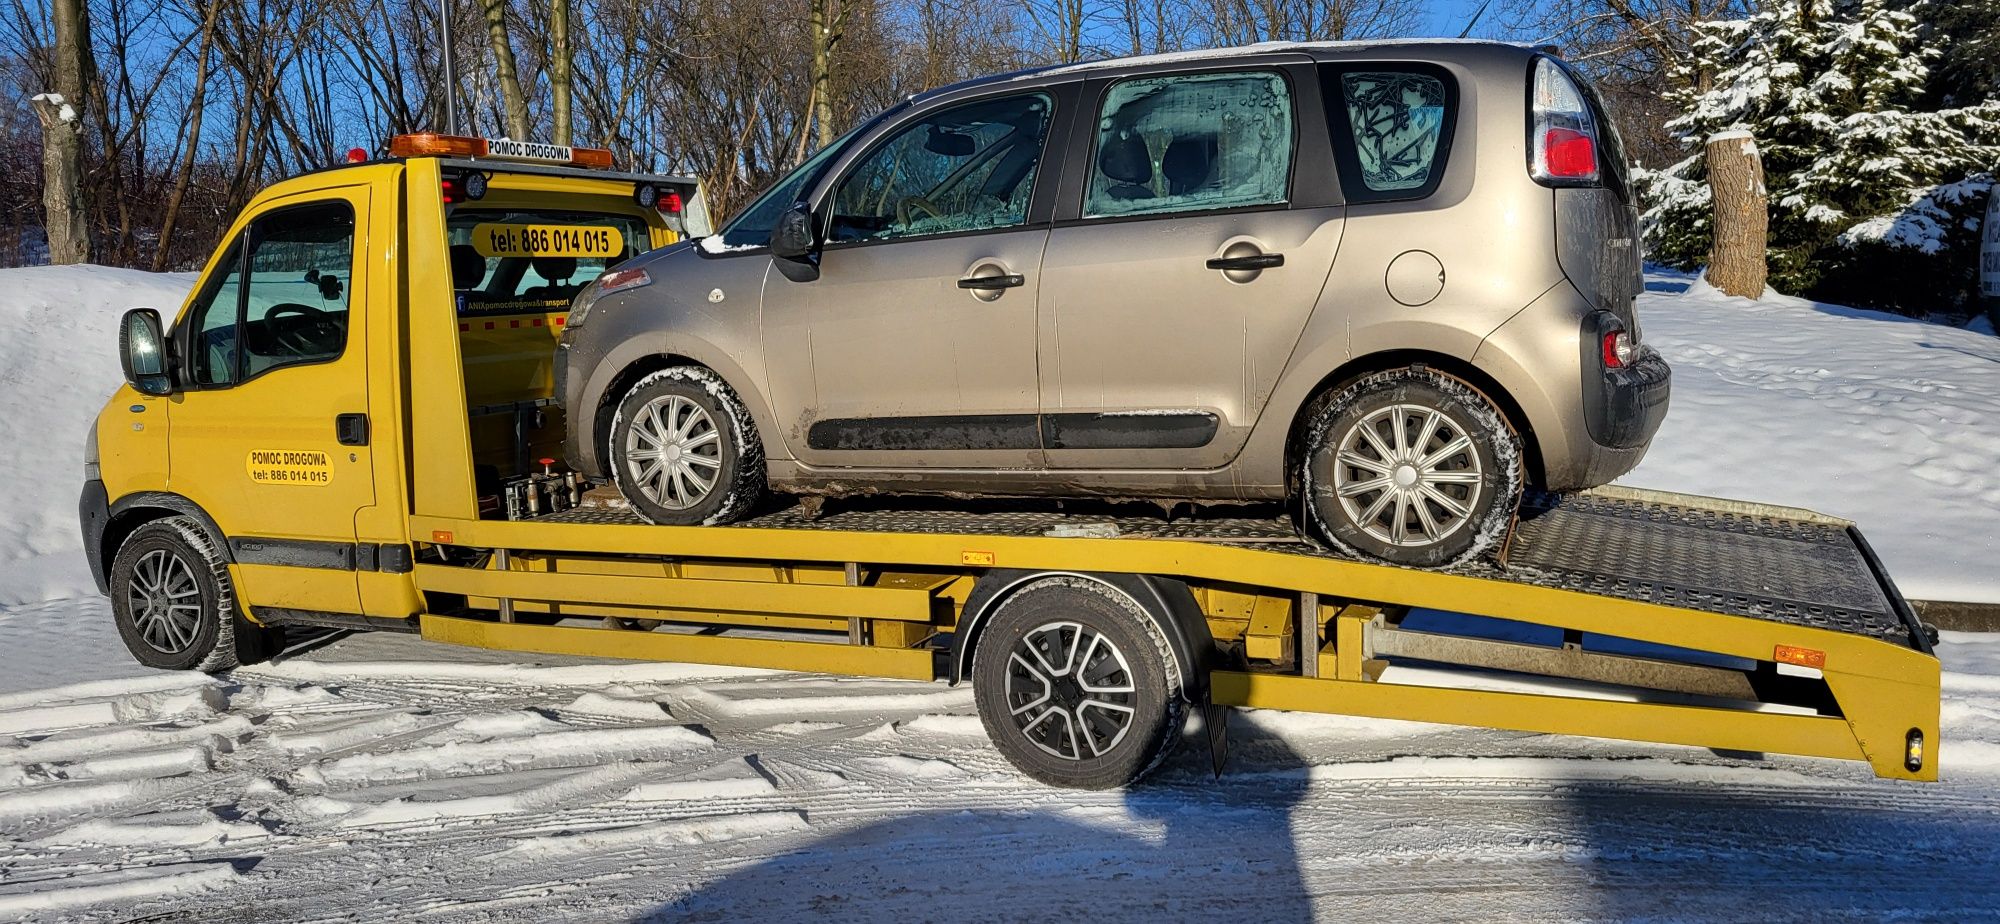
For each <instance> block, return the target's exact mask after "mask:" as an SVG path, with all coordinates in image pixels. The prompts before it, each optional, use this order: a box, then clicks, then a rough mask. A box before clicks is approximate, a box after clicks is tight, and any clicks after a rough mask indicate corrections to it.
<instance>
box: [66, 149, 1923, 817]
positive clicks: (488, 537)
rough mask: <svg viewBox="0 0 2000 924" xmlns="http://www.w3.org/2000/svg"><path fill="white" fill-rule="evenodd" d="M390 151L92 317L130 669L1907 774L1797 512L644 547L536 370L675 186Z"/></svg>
mask: <svg viewBox="0 0 2000 924" xmlns="http://www.w3.org/2000/svg"><path fill="white" fill-rule="evenodd" d="M389 153H390V156H388V157H386V158H383V159H379V160H373V161H365V162H360V163H354V164H349V165H345V166H340V167H336V168H330V169H325V170H320V171H317V172H313V173H309V174H306V175H302V176H299V177H295V178H292V179H288V180H285V181H283V182H280V183H278V184H276V185H273V186H272V187H270V188H269V189H267V190H265V191H264V192H263V193H262V194H260V195H259V196H257V197H256V198H255V199H254V200H253V201H252V202H251V203H250V204H249V206H248V207H247V208H246V209H245V210H244V212H243V214H242V215H241V216H239V217H238V218H237V219H236V222H235V224H234V225H233V226H232V228H231V230H230V232H229V235H228V237H227V238H226V239H225V240H224V241H223V243H222V244H221V245H220V246H219V247H218V249H217V251H216V254H215V256H214V257H213V258H212V259H211V260H210V261H209V263H208V266H207V268H206V269H205V270H204V271H203V273H202V275H201V278H200V280H199V282H198V283H197V284H196V285H195V287H194V289H193V292H192V293H191V295H190V296H189V298H188V301H187V303H186V304H185V305H183V306H181V309H180V311H179V312H178V314H177V315H176V317H175V318H174V320H173V323H172V324H171V325H168V324H164V323H163V322H162V319H161V317H160V316H159V314H158V313H157V312H155V311H153V310H151V309H145V308H141V309H135V310H133V311H131V312H129V313H128V314H127V315H126V317H125V319H124V321H123V325H122V328H121V332H120V344H119V349H120V352H121V355H122V359H123V362H124V368H125V373H126V378H127V384H126V385H125V386H124V387H122V388H120V389H119V391H118V393H117V394H116V395H115V396H113V398H112V399H111V401H110V402H109V404H107V405H106V406H105V408H104V410H103V412H102V413H101V414H100V415H99V417H98V419H97V423H96V428H95V431H94V434H93V436H92V437H91V440H90V446H89V449H88V460H87V468H88V472H87V473H86V483H85V488H84V492H83V497H82V501H81V519H82V524H83V533H84V538H85V546H86V549H87V551H88V554H89V556H90V559H91V565H92V568H93V571H94V573H95V575H96V577H97V581H98V585H99V588H100V589H101V590H102V591H103V592H105V593H106V594H108V595H109V596H110V597H111V600H112V603H113V610H114V613H115V615H116V619H117V621H118V625H119V629H120V631H121V633H122V634H123V636H124V638H125V640H126V642H127V644H128V646H129V647H130V648H131V650H132V652H133V653H134V655H135V656H136V657H138V658H139V660H141V661H143V662H145V663H147V664H149V665H153V666H157V667H163V668H179V669H203V670H224V669H227V668H230V667H232V666H234V665H236V664H238V663H246V662H249V661H253V660H256V659H259V658H263V657H267V656H269V655H270V654H272V653H273V652H274V651H275V650H276V649H277V648H278V647H279V646H280V645H281V643H282V638H283V633H284V631H285V629H286V628H287V627H291V626H310V627H333V628H341V629H367V630H380V631H393V632H408V633H416V634H420V635H422V636H423V637H424V638H427V639H433V640H436V641H441V642H449V643H455V644H461V645H471V646H478V647H483V648H496V649H507V650H516V651H532V652H550V653H563V654H572V655H586V656H602V657H615V658H638V659H658V660H671V661H691V662H701V663H710V664H731V665H745V666H755V667H765V668H776V669H783V670H794V671H816V672H827V673H835V674H849V675H862V676H873V677H891V678H906V679H911V680H921V681H945V682H950V683H954V684H956V683H959V682H963V681H968V680H970V681H972V682H973V686H974V691H975V699H976V701H977V703H978V708H979V711H980V714H981V717H982V720H983V721H984V724H985V726H986V728H987V730H988V732H989V734H990V736H991V737H992V738H993V740H994V742H995V744H996V746H998V747H999V748H1000V750H1002V751H1003V752H1004V753H1005V754H1006V755H1007V756H1008V757H1009V758H1010V759H1011V760H1012V761H1013V762H1014V763H1015V764H1016V765H1017V766H1019V767H1020V768H1021V769H1022V770H1023V771H1024V772H1027V773H1029V774H1030V775H1032V776H1035V777H1036V778H1038V779H1042V780H1045V781H1048V782H1051V783H1055V784H1060V785H1070V786H1086V787H1107V786H1118V785H1123V784H1125V783H1128V782H1130V781H1132V780H1134V779H1137V778H1138V777H1139V776H1141V775H1143V774H1144V773H1145V772H1146V771H1148V770H1149V769H1151V768H1152V767H1153V766H1155V765H1157V763H1158V762H1159V761H1160V759H1161V758H1163V757H1164V756H1165V755H1166V754H1167V753H1168V752H1169V751H1170V750H1171V749H1172V748H1173V747H1174V746H1175V744H1176V742H1177V741H1178V740H1179V737H1180V734H1181V729H1182V726H1183V724H1184V720H1185V717H1186V714H1187V712H1189V711H1191V710H1193V709H1197V708H1199V709H1205V710H1207V714H1208V719H1209V721H1208V722H1207V723H1206V727H1207V728H1208V730H1209V738H1210V744H1211V747H1212V748H1213V749H1214V751H1213V753H1214V755H1215V760H1216V765H1217V768H1218V771H1219V770H1220V768H1221V761H1222V753H1221V742H1222V741H1223V740H1225V739H1224V738H1223V736H1222V735H1221V734H1220V729H1221V728H1222V727H1223V723H1224V720H1225V719H1226V716H1227V710H1228V708H1229V707H1236V706H1244V707H1256V708H1267V709H1291V710H1305V711H1312V712H1324V713H1338V714H1347V715H1357V716H1374V717H1382V718H1395V719H1407V720H1415V721H1424V722H1442V723H1454V724H1460V725H1471V726H1482V727H1489V728H1501V729H1515V730H1521V731H1528V732H1541V733H1554V734H1569V735H1590V736H1598V737H1607V738H1622V739H1630V740H1637V741H1652V742H1664V743H1670V744H1679V745H1692V746H1699V747H1708V748H1716V749H1726V750H1730V751H1738V752H1775V753H1784V754H1796V755H1808V756H1814V757H1822V758H1831V759H1840V760H1858V761H1863V762H1865V763H1867V764H1868V765H1869V766H1870V767H1871V768H1872V769H1873V771H1874V772H1875V773H1876V774H1877V775H1879V776H1882V777H1890V778H1896V779H1908V780H1934V779H1936V778H1937V765H1936V760H1935V754H1936V746H1937V735H1938V708H1939V707H1938V703H1939V691H1938V684H1939V668H1938V661H1937V659H1936V657H1935V656H1934V654H1933V653H1932V645H1933V644H1934V641H1935V633H1934V630H1931V629H1930V628H1929V627H1927V626H1925V625H1923V624H1922V623H1921V622H1919V621H1918V620H1917V618H1916V616H1915V614H1914V613H1913V612H1912V611H1911V609H1910V607H1909V605H1908V603H1907V602H1906V601H1905V600H1904V598H1903V597H1902V595H1901V594H1900V593H1899V592H1898V591H1897V590H1896V587H1895V585H1894V583H1893V582H1892V581H1891V580H1890V578H1889V576H1888V574H1887V573H1886V572H1885V571H1884V570H1883V568H1882V566H1881V563H1880V562H1879V560H1878V559H1877V558H1876V557H1875V555H1874V553H1873V552H1872V551H1871V550H1870V549H1869V547H1868V544H1867V542H1866V540H1865V539H1863V538H1862V535H1861V533H1860V531H1859V530H1858V529H1856V528H1855V527H1854V525H1853V524H1851V523H1847V522H1844V521H1840V520H1836V519H1833V518H1830V517H1825V516H1821V515H1819V514H1815V513H1811V512H1808V511H1802V510H1793V509H1785V508H1775V507H1768V506H1762V505H1756V504H1749V503H1742V502H1733V501H1719V500H1713V499H1705V498H1692V497H1685V496H1679V495H1668V494H1661V493H1656V492H1643V491H1632V490H1623V489H1600V490H1598V491H1594V492H1588V493H1585V494H1581V495H1569V496H1536V495H1531V496H1530V497H1529V499H1528V500H1527V501H1526V502H1525V503H1524V505H1523V507H1522V509H1521V510H1520V511H1519V514H1518V517H1517V520H1516V523H1515V525H1514V527H1513V529H1512V532H1511V535H1510V537H1509V539H1508V541H1507V543H1506V545H1505V547H1504V551H1503V552H1502V554H1501V555H1500V556H1499V558H1498V559H1497V560H1495V561H1490V562H1484V563H1480V564H1477V565H1471V566H1463V567H1459V568H1456V569H1454V570H1450V571H1418V570H1411V569H1405V568H1398V567H1393V566H1389V565H1382V564H1374V563H1368V562H1361V561H1354V560H1349V559H1344V558H1341V557H1339V556H1337V555H1334V554H1331V553H1329V552H1327V551H1325V550H1322V549H1320V548H1317V547H1315V546H1313V545H1310V544H1307V543H1304V542H1302V541H1301V540H1299V539H1298V534H1297V531H1296V530H1295V529H1294V528H1293V524H1292V522H1291V519H1290V518H1291V517H1292V516H1294V515H1295V513H1288V512H1286V511H1282V510H1271V511H1257V510H1251V511H1249V512H1247V513H1246V512H1242V511H1231V512H1229V513H1228V514H1227V515H1213V514H1203V515H1198V516H1192V517H1186V518H1180V519H1166V518H1162V517H1161V516H1159V515H1158V514H1157V512H1155V513H1153V514H1152V515H1137V514H1135V513H1133V512H1132V510H1131V509H1129V508H1122V507H1118V506H1115V505H1102V506H1090V505H1078V504H1076V503H1074V502H1071V503H1070V504H1069V505H1067V506H1055V505H1046V504H1045V505H1039V506H1038V505H1033V504H1027V503H1023V502H1005V503H1003V502H992V503H983V504H982V503H970V502H966V503H940V502H935V501H923V502H918V501H897V500H884V499H859V500H853V501H846V502H839V503H830V504H828V505H826V506H825V507H824V508H821V507H819V506H818V505H811V506H804V505H801V506H790V507H776V508H774V509H771V510H769V511H766V512H763V513H761V514H760V515H758V516H756V517H754V518H752V519H750V520H749V521H748V522H745V523H741V524H736V525H730V526H708V527H702V526H695V527H664V526H652V525H648V524H645V523H643V522H641V521H640V520H639V519H638V518H637V517H635V516H633V515H632V514H631V513H630V512H629V511H628V510H625V509H622V508H621V507H620V505H618V504H617V503H616V502H606V501H600V500H598V498H601V497H603V493H602V492H598V493H595V494H593V493H592V489H593V488H594V487H596V486H594V485H591V484H590V483H589V482H588V481H587V480H586V479H584V478H583V477H582V476H580V475H578V474H575V473H570V472H566V471H563V470H562V468H561V465H560V463H559V462H557V461H556V459H555V457H557V456H559V455H560V453H559V452H558V451H557V449H558V447H559V446H560V445H561V443H562V436H563V432H564V431H563V427H564V421H563V418H562V414H561V408H560V407H558V406H556V405H555V403H554V402H553V401H552V400H551V395H552V394H553V392H552V387H551V386H552V382H551V376H552V368H553V365H554V355H555V351H556V349H557V344H558V340H559V337H560V335H561V331H562V325H563V323H564V320H565V317H566V313H567V311H568V308H569V304H570V300H571V298H572V297H573V296H574V295H575V294H576V293H577V291H578V290H579V289H580V288H581V287H582V286H583V285H584V284H585V283H588V282H589V281H590V280H591V279H594V278H595V277H596V276H598V275H600V274H602V273H604V272H606V271H608V270H610V269H613V268H615V267H616V265H617V263H618V262H619V261H620V260H623V259H625V258H626V257H629V256H631V255H633V254H636V253H639V252H642V251H645V250H648V249H652V248H656V247H662V246H669V245H673V244H675V243H676V242H677V241H680V240H681V239H682V238H684V237H692V236H697V235H701V234H705V233H707V230H708V229H707V218H706V215H705V214H704V212H703V208H702V205H701V196H700V192H699V187H698V185H697V184H696V183H695V182H694V181H693V180H691V179H687V178H682V177H666V176H649V175H636V174H620V173H613V172H610V170H609V169H608V168H609V161H610V157H609V155H608V153H606V152H602V151H593V150H588V149H581V148H576V149H572V148H560V147H554V146H547V145H522V144H517V143H501V142H493V143H489V142H487V141H485V140H483V139H477V138H463V137H455V136H444V135H429V134H427V135H413V136H399V137H398V138H396V139H395V140H394V141H393V142H392V143H391V144H390V146H389ZM1441 613H1442V614H1457V615H1452V616H1440V615H1439V614H1441ZM1402 677H1409V678H1417V679H1411V680H1408V681H1407V682H1405V681H1404V680H1401V679H1399V678H1402ZM1441 678H1442V679H1441ZM801 705H802V707H803V706H805V704H803V703H802V704H801Z"/></svg>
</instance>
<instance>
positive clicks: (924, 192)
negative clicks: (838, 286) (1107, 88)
mask: <svg viewBox="0 0 2000 924" xmlns="http://www.w3.org/2000/svg"><path fill="white" fill-rule="evenodd" d="M1050 106H1051V104H1050V101H1049V98H1048V97H1047V96H1044V95H1042V94H1039V93H1036V94H1027V95H1022V96H1010V97H1005V98H1001V99H993V100H982V101H980V102H977V103H972V104H970V105H966V106H959V107H956V108H953V109H946V110H943V111H940V112H935V113H931V114H929V115H926V116H923V117H922V118H920V119H918V120H917V121H915V122H914V123H911V124H908V125H906V126H905V127H904V128H903V129H902V130H901V131H899V132H897V133H896V134H895V135H893V136H891V137H890V138H889V140H888V141H886V142H884V143H882V144H881V145H880V146H879V147H877V148H876V149H875V150H874V151H873V152H872V153H870V154H868V155H867V156H866V157H863V158H862V159H861V161H860V162H859V163H858V164H856V165H855V166H854V167H853V168H852V169H851V170H850V171H849V172H848V174H847V176H845V177H843V178H842V179H841V181H840V186H839V188H838V189H837V190H836V191H835V192H834V196H833V208H832V210H831V215H830V217H829V219H828V222H827V240H828V241H836V242H837V241H880V240H892V239H896V238H908V237H922V236H926V235H932V234H948V233H951V232H955V231H984V230H990V229H994V228H1011V227H1016V226H1019V225H1022V224H1025V223H1027V220H1028V198H1029V196H1030V195H1032V194H1033V192H1034V188H1035V175H1036V173H1037V168H1038V167H1039V166H1040V165H1041V160H1042V145H1043V142H1044V141H1045V140H1046V139H1047V137H1048V127H1049V110H1050Z"/></svg>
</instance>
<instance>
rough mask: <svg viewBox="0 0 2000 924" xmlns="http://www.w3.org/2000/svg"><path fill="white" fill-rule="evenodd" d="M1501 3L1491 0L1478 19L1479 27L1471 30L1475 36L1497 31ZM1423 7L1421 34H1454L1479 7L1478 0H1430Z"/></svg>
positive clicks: (1463, 26)
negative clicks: (1490, 3)
mask: <svg viewBox="0 0 2000 924" xmlns="http://www.w3.org/2000/svg"><path fill="white" fill-rule="evenodd" d="M1503 3H1504V0H1493V7H1492V8H1491V9H1488V10H1487V11H1486V15H1485V17H1483V18H1482V19H1480V21H1479V28H1477V29H1474V30H1472V34H1473V35H1474V36H1475V37H1478V36H1490V35H1492V34H1493V33H1494V32H1495V31H1497V29H1496V27H1497V26H1498V25H1499V23H1500V18H1501V17H1500V14H1501V10H1500V7H1501V6H1502V5H1503ZM1425 7H1426V8H1425V11H1424V19H1423V22H1424V25H1423V27H1422V29H1421V30H1420V31H1421V33H1422V34H1424V35H1442V36H1455V35H1457V34H1458V33H1459V30H1461V29H1464V28H1465V21H1466V19H1467V18H1469V17H1471V16H1472V13H1473V11H1474V10H1477V9H1479V0H1430V2H1429V3H1428V4H1426V5H1425Z"/></svg>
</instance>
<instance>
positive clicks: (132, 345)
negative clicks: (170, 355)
mask: <svg viewBox="0 0 2000 924" xmlns="http://www.w3.org/2000/svg"><path fill="white" fill-rule="evenodd" d="M118 359H119V363H120V364H121V365H123V366H124V367H125V381H126V382H127V383H128V384H130V385H131V386H132V388H133V389H134V390H136V391H138V392H139V393H140V394H142V395H168V394H172V393H173V391H174V379H173V376H172V375H170V374H168V372H167V338H166V335H165V334H163V333H161V331H160V313H159V312H157V311H154V310H153V309H151V308H134V309H132V310H131V311H127V312H125V320H124V322H123V323H121V324H120V325H119V326H118Z"/></svg>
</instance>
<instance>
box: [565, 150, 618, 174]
mask: <svg viewBox="0 0 2000 924" xmlns="http://www.w3.org/2000/svg"><path fill="white" fill-rule="evenodd" d="M569 162H570V163H572V164H575V165H577V166H579V167H588V168H590V169H592V170H609V169H611V152H610V151H607V150H605V149H603V148H570V149H569Z"/></svg>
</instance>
